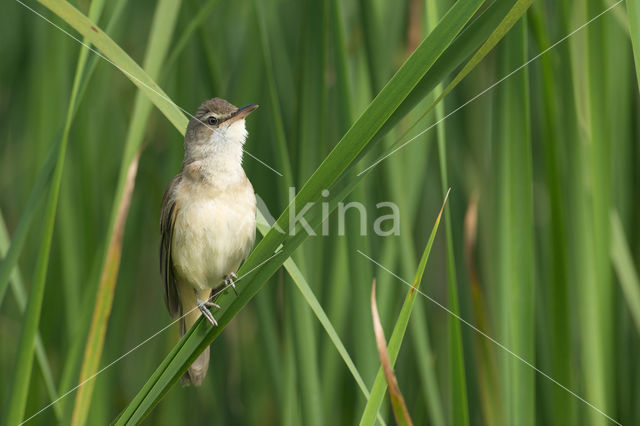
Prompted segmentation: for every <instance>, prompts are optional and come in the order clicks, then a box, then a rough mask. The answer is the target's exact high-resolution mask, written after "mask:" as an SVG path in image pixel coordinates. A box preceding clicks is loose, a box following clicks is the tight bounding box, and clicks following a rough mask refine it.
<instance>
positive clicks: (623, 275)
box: [611, 211, 640, 334]
mask: <svg viewBox="0 0 640 426" xmlns="http://www.w3.org/2000/svg"><path fill="white" fill-rule="evenodd" d="M611 261H612V262H613V267H614V269H615V271H616V274H617V275H618V280H619V281H620V286H621V287H622V292H623V294H624V299H625V300H626V302H627V306H628V307H629V312H631V318H633V322H634V324H635V326H636V331H637V332H638V333H639V334H640V279H639V278H638V271H637V270H636V268H635V266H634V265H633V258H632V257H631V252H630V250H629V245H628V244H627V241H626V238H625V236H624V230H623V229H622V223H621V222H620V217H619V216H618V213H617V212H615V211H613V212H611Z"/></svg>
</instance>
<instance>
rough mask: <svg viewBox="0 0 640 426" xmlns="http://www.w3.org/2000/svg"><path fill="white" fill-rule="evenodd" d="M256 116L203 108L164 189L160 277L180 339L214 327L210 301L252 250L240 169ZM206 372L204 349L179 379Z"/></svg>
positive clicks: (247, 188)
mask: <svg viewBox="0 0 640 426" xmlns="http://www.w3.org/2000/svg"><path fill="white" fill-rule="evenodd" d="M256 108H258V105H247V106H245V107H242V108H237V107H235V106H233V105H232V104H230V103H229V102H227V101H225V100H224V99H220V98H213V99H210V100H208V101H205V102H203V103H202V105H200V108H198V111H197V112H196V114H195V116H194V117H193V118H192V119H191V121H189V125H188V126H187V131H186V133H185V137H184V161H183V162H182V170H180V173H178V174H177V175H176V176H175V177H174V178H173V180H172V181H171V183H169V186H168V188H167V189H166V191H165V193H164V196H163V198H162V212H161V217H160V232H161V234H162V238H161V244H160V270H161V274H162V280H163V282H164V301H165V303H166V305H167V309H168V310H169V314H171V316H172V317H173V318H177V317H181V316H183V315H185V316H184V318H182V319H181V320H180V336H183V335H184V333H186V331H187V330H188V329H189V328H190V327H191V326H192V325H193V324H194V323H195V322H196V320H197V319H198V318H199V317H200V315H204V316H205V317H206V318H207V319H208V320H209V321H210V322H211V323H212V324H213V325H217V322H216V320H215V319H214V317H213V315H212V314H211V312H210V311H209V309H208V308H209V307H217V308H219V306H218V305H216V304H215V303H213V301H212V300H210V298H211V297H212V296H216V295H217V293H218V292H219V291H221V290H222V289H224V288H225V287H227V286H231V287H233V290H234V291H235V283H234V281H233V280H234V279H237V276H236V274H235V272H236V271H237V270H238V267H239V266H240V264H241V263H242V261H243V260H244V259H245V258H246V257H247V255H248V254H249V251H250V250H251V248H252V247H253V243H254V241H255V236H256V197H255V194H254V192H253V187H252V186H251V182H249V179H247V175H246V174H245V172H244V170H243V168H242V153H243V145H244V143H245V140H246V138H247V130H246V128H245V117H247V115H249V114H250V113H251V112H252V111H255V109H256ZM208 367H209V348H207V349H206V350H205V351H204V352H202V354H201V355H200V356H199V357H198V359H196V360H195V361H194V362H193V364H192V365H191V367H189V370H188V371H187V372H186V373H185V374H184V376H183V378H182V381H183V384H185V385H188V384H194V385H199V384H201V383H202V380H203V379H204V376H205V375H206V373H207V369H208Z"/></svg>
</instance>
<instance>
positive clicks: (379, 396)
mask: <svg viewBox="0 0 640 426" xmlns="http://www.w3.org/2000/svg"><path fill="white" fill-rule="evenodd" d="M448 195H449V193H447V196H445V199H444V202H443V203H442V208H441V209H440V213H438V217H437V219H436V223H435V224H434V225H433V229H432V230H431V235H430V236H429V241H428V242H427V246H426V247H425V249H424V252H423V253H422V258H421V259H420V264H419V265H418V270H417V271H416V275H415V277H414V279H413V287H414V288H413V289H411V291H410V292H409V294H407V297H406V298H405V301H404V304H403V305H402V310H401V311H400V315H399V316H398V320H397V322H396V325H395V327H394V328H393V334H392V335H391V340H390V341H389V348H388V349H389V359H390V362H391V366H393V365H394V364H395V362H396V359H397V358H398V353H399V352H400V345H401V344H402V340H403V339H404V333H405V331H406V329H407V324H408V323H409V317H410V316H411V311H412V310H413V305H414V303H415V300H416V295H417V294H418V292H416V291H415V289H418V288H420V283H421V281H422V275H423V274H424V270H425V267H426V266H427V260H428V259H429V253H431V246H432V245H433V240H434V239H435V237H436V232H437V231H438V226H439V225H440V218H441V217H442V211H443V209H444V206H445V204H446V202H447V197H448ZM385 391H386V382H385V378H384V372H383V371H382V369H380V370H378V374H377V375H376V380H375V382H374V384H373V388H372V389H371V397H370V398H369V401H368V402H367V405H366V407H365V409H364V412H363V413H362V418H361V419H360V426H365V425H373V424H374V422H375V418H376V413H377V412H378V410H379V409H380V404H382V400H383V398H384V393H385Z"/></svg>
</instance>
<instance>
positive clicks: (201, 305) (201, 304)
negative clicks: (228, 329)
mask: <svg viewBox="0 0 640 426" xmlns="http://www.w3.org/2000/svg"><path fill="white" fill-rule="evenodd" d="M193 292H194V293H195V295H196V303H197V304H198V309H200V312H202V315H204V316H205V318H207V319H208V320H209V322H210V323H211V324H212V325H213V326H214V327H217V326H218V321H216V319H215V318H214V317H213V314H212V313H211V311H210V310H209V307H213V308H218V309H220V305H217V304H215V303H213V302H212V301H210V300H200V298H199V297H198V291H197V290H196V289H194V290H193Z"/></svg>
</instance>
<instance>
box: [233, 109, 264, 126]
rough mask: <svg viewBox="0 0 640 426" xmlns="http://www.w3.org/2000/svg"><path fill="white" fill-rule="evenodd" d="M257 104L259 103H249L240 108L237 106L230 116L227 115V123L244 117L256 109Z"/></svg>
mask: <svg viewBox="0 0 640 426" xmlns="http://www.w3.org/2000/svg"><path fill="white" fill-rule="evenodd" d="M259 106H260V105H256V104H251V105H246V106H243V107H242V108H238V110H237V111H236V112H234V113H233V114H231V117H229V120H228V121H229V124H231V123H233V122H234V121H236V120H242V119H244V118H245V117H246V116H247V115H249V114H251V113H252V112H253V111H255V110H257V109H258V107H259Z"/></svg>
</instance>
